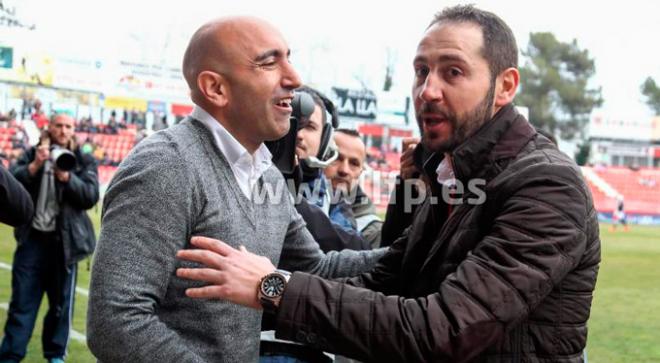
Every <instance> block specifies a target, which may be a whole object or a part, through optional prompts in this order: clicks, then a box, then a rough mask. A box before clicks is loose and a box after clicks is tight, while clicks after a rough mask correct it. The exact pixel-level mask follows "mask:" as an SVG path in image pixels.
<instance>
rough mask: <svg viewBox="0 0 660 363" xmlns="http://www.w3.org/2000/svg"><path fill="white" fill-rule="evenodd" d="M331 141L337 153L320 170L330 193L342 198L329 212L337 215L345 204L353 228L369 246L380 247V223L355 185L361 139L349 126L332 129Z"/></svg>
mask: <svg viewBox="0 0 660 363" xmlns="http://www.w3.org/2000/svg"><path fill="white" fill-rule="evenodd" d="M334 141H335V144H336V145H337V151H338V153H339V155H338V156H337V159H336V160H335V161H333V162H332V163H331V164H330V165H328V167H327V168H325V171H324V172H325V176H326V177H327V178H328V179H329V180H330V184H331V185H332V189H333V195H335V196H337V195H344V196H345V198H343V200H339V201H334V204H332V205H331V207H330V213H331V215H336V214H340V213H341V211H342V210H343V209H344V208H342V207H343V204H345V205H346V206H347V207H348V209H349V211H350V217H351V218H353V219H354V220H355V231H356V232H358V233H360V235H361V236H362V237H363V238H364V239H365V240H366V241H367V242H368V243H369V245H370V246H371V247H372V248H376V247H380V240H381V239H380V232H381V227H382V225H383V222H382V220H381V219H380V217H378V215H376V209H375V207H374V205H373V203H372V202H371V200H370V199H369V197H368V196H367V195H366V194H365V193H364V191H363V190H362V188H361V187H360V185H359V181H360V175H362V172H363V171H364V165H365V160H366V158H367V150H366V147H365V145H364V142H362V138H361V137H360V134H359V133H358V132H357V131H356V130H353V129H337V130H335V135H334Z"/></svg>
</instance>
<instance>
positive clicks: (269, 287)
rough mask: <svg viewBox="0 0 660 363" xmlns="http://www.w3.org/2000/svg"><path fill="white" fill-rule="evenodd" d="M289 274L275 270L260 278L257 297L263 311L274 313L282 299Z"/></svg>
mask: <svg viewBox="0 0 660 363" xmlns="http://www.w3.org/2000/svg"><path fill="white" fill-rule="evenodd" d="M290 277H291V273H290V272H288V271H284V270H275V271H273V272H271V273H269V274H268V275H266V276H264V277H262V278H261V282H260V283H259V290H258V291H257V296H258V297H259V302H260V303H261V306H262V307H263V308H264V311H268V312H274V311H276V310H277V306H278V305H279V303H280V300H281V299H282V295H283V294H284V289H286V284H287V283H288V282H289V278H290Z"/></svg>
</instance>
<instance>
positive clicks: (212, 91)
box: [197, 71, 228, 107]
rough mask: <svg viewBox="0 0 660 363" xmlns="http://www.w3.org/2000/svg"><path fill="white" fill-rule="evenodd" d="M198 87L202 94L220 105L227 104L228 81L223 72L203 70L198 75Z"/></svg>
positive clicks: (214, 103) (211, 101)
mask: <svg viewBox="0 0 660 363" xmlns="http://www.w3.org/2000/svg"><path fill="white" fill-rule="evenodd" d="M197 88H198V89H199V92H200V95H201V96H202V97H204V98H205V99H206V100H207V101H208V102H210V103H211V104H213V105H216V106H218V107H224V106H226V105H227V102H228V99H227V82H226V79H225V77H223V76H222V75H221V74H218V73H215V72H211V71H202V72H200V73H199V75H198V76H197Z"/></svg>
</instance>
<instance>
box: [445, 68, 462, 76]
mask: <svg viewBox="0 0 660 363" xmlns="http://www.w3.org/2000/svg"><path fill="white" fill-rule="evenodd" d="M447 74H448V75H449V76H450V77H458V76H460V75H462V74H463V71H461V70H460V68H456V67H451V68H449V70H448V71H447Z"/></svg>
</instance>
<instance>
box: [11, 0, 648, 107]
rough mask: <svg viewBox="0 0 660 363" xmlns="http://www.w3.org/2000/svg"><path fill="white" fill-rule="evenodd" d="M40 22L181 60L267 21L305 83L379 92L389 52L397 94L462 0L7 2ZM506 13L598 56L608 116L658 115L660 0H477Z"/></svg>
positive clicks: (522, 27)
mask: <svg viewBox="0 0 660 363" xmlns="http://www.w3.org/2000/svg"><path fill="white" fill-rule="evenodd" d="M3 3H4V5H5V7H12V6H15V7H16V10H17V13H18V14H17V15H19V17H20V18H23V19H26V20H28V21H30V22H33V23H35V24H36V25H37V27H38V31H39V33H40V34H42V37H43V38H42V39H43V40H42V41H43V42H47V43H44V44H51V45H52V44H57V45H58V47H60V48H61V49H63V50H66V51H67V52H70V53H71V54H72V55H85V54H87V55H91V56H100V57H117V58H119V59H125V60H133V61H148V62H157V63H161V62H164V63H166V64H169V65H175V66H178V65H179V64H180V60H181V57H182V54H183V51H184V49H185V46H186V43H187V41H188V39H189V38H190V36H191V35H192V33H193V32H194V31H195V29H196V28H197V27H199V25H201V24H202V23H204V22H205V21H206V20H209V19H211V18H214V17H218V16H224V15H238V14H248V15H256V16H260V17H263V18H265V19H267V20H269V21H271V22H272V23H274V24H275V25H276V26H278V27H279V28H280V29H282V32H283V33H284V35H285V37H286V38H287V40H288V42H289V45H290V47H291V48H292V51H293V55H292V61H293V63H294V65H295V66H296V67H297V68H298V70H299V71H300V73H301V76H302V77H303V81H305V82H309V83H313V84H316V85H319V86H322V87H329V86H330V85H337V86H344V87H359V85H360V84H364V85H366V86H368V87H370V88H372V89H380V88H381V87H382V82H383V79H384V75H385V73H384V72H385V71H384V69H385V64H386V60H387V58H388V55H389V57H390V58H391V59H394V61H395V62H396V63H395V64H396V68H395V74H394V82H395V90H396V92H397V93H400V94H402V95H407V94H409V93H410V85H411V81H412V75H413V72H412V58H413V56H414V51H415V48H416V46H417V42H418V41H419V39H420V37H421V34H422V33H423V31H424V29H425V27H426V25H427V24H428V23H429V21H430V20H431V18H432V16H433V14H434V13H435V12H437V11H438V10H441V9H442V8H443V7H445V6H448V5H453V4H457V3H459V2H456V1H416V0H407V1H398V2H384V1H358V0H333V1H324V2H321V1H297V0H296V1H248V0H242V1H229V0H212V1H201V0H188V1H176V2H167V1H139V0H113V1H90V0H59V1H51V0H41V1H37V0H21V1H12V0H4V1H3ZM474 3H475V4H476V5H477V6H479V7H481V8H484V9H487V10H490V11H493V12H495V13H496V14H498V15H499V16H501V17H502V18H503V19H504V20H505V21H506V22H507V23H508V24H509V26H510V27H511V28H512V29H513V32H514V34H515V35H516V38H517V40H518V46H519V48H521V49H524V48H525V47H526V45H527V41H528V35H529V33H530V32H540V31H550V32H552V33H554V34H555V36H556V37H557V38H558V39H559V40H561V41H566V42H568V41H571V40H573V39H577V41H578V44H579V46H580V47H581V48H586V49H588V50H589V52H590V54H591V55H592V57H594V58H595V61H596V76H595V77H594V80H593V84H594V85H595V86H602V89H603V97H604V99H605V103H604V105H603V112H605V113H606V114H607V115H609V116H611V117H617V118H625V119H631V118H637V119H640V118H642V119H650V117H651V112H650V110H649V109H648V107H646V106H645V104H644V102H643V97H642V95H641V93H640V91H639V87H640V84H641V83H642V82H643V81H644V79H645V78H646V77H647V76H653V77H655V79H656V80H657V81H660V44H659V43H658V37H659V36H660V21H658V14H660V2H658V1H651V0H649V1H643V0H629V1H617V2H608V1H595V0H589V1H579V0H572V1H566V0H554V1H533V0H528V1H514V0H497V1H495V0H493V1H491V0H484V1H474Z"/></svg>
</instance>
